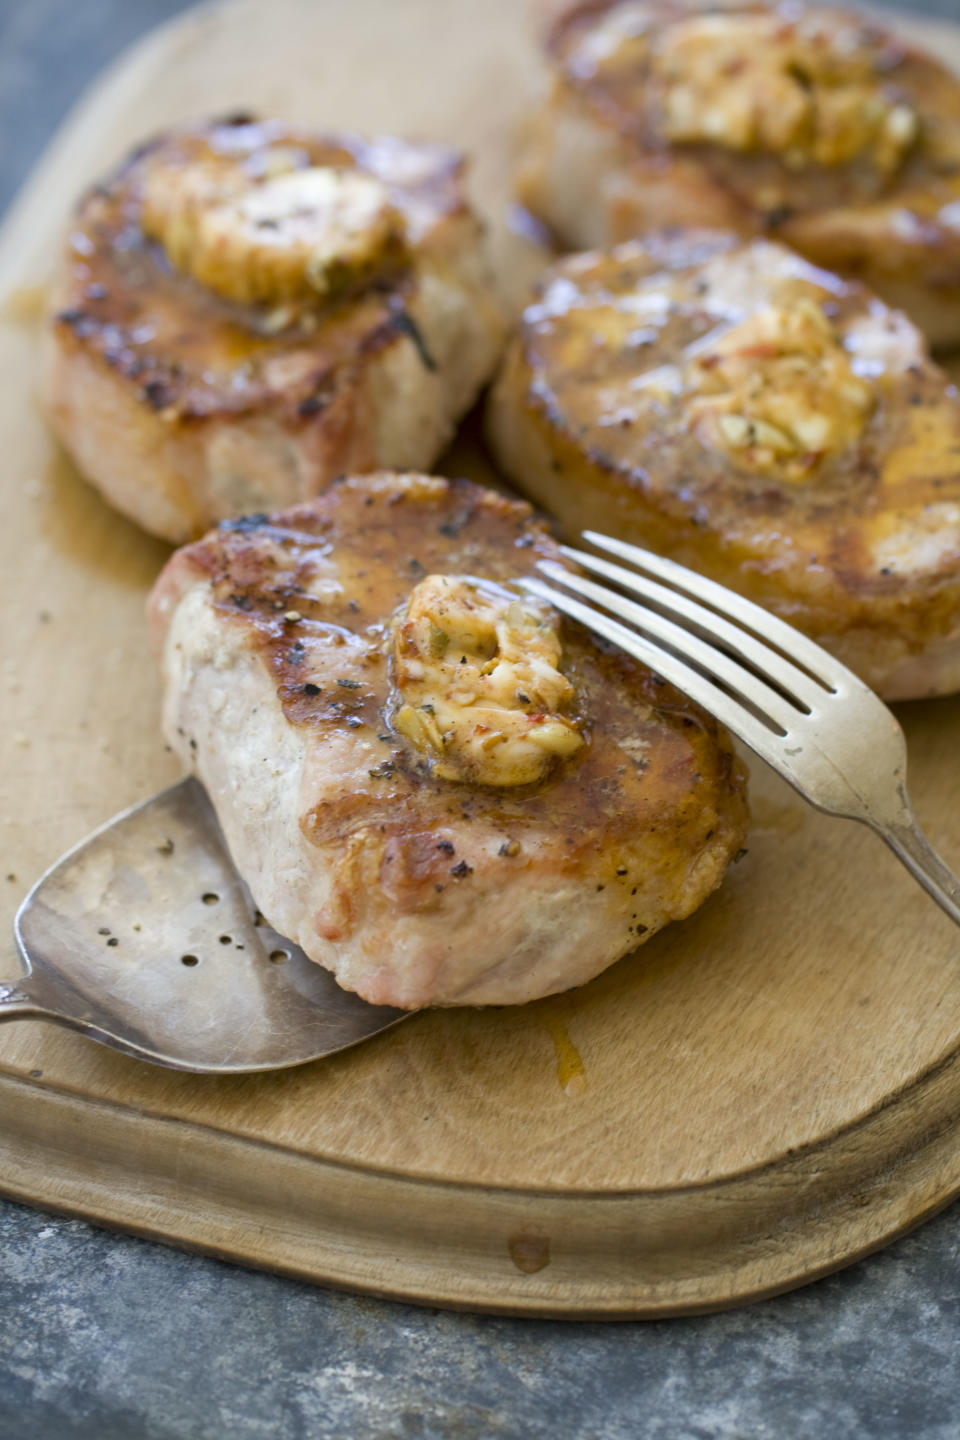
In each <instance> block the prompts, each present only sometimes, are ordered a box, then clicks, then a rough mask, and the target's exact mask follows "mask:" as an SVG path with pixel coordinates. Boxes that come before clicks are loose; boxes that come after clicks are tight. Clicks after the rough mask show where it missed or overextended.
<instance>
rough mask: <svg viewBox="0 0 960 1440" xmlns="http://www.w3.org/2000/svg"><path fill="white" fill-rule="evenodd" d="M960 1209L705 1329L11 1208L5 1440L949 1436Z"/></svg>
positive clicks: (3, 1361) (0, 1240) (5, 1225)
mask: <svg viewBox="0 0 960 1440" xmlns="http://www.w3.org/2000/svg"><path fill="white" fill-rule="evenodd" d="M958 1251H960V1214H958V1213H957V1211H956V1210H954V1211H953V1212H952V1213H948V1214H946V1215H944V1216H941V1217H940V1218H939V1219H937V1220H935V1221H933V1222H931V1223H930V1224H928V1225H926V1226H925V1227H924V1228H923V1229H922V1230H920V1231H918V1232H917V1233H916V1234H915V1235H913V1236H910V1237H908V1238H907V1239H906V1240H903V1241H900V1242H899V1243H897V1244H896V1245H894V1246H892V1247H891V1248H890V1249H888V1250H886V1251H884V1252H883V1253H882V1254H880V1255H878V1256H875V1257H873V1258H872V1259H870V1260H868V1261H865V1262H863V1263H861V1264H859V1265H856V1266H854V1267H852V1268H851V1269H849V1270H847V1271H845V1272H843V1273H842V1274H841V1275H837V1276H833V1277H831V1278H829V1279H827V1280H823V1281H820V1282H819V1283H817V1284H816V1285H811V1286H808V1287H807V1288H806V1289H804V1290H800V1291H796V1292H795V1293H793V1294H792V1295H787V1296H782V1297H781V1298H779V1299H777V1300H775V1301H768V1302H767V1303H765V1304H763V1305H758V1306H754V1307H752V1308H750V1309H745V1310H739V1311H734V1312H731V1313H729V1314H723V1315H715V1316H707V1317H702V1318H696V1319H689V1320H670V1321H659V1322H656V1323H642V1322H634V1323H628V1324H614V1325H586V1324H565V1323H560V1322H547V1321H521V1320H506V1319H499V1318H490V1317H483V1316H469V1315H456V1314H449V1313H445V1312H441V1311H432V1310H422V1309H418V1308H414V1307H411V1306H405V1305H396V1304H389V1303H386V1302H383V1301H375V1300H366V1299H359V1298H356V1297H351V1296H347V1295H338V1294H333V1293H330V1292H327V1291H324V1290H322V1289H319V1288H315V1287H311V1286H306V1285H301V1284H297V1283H294V1282H292V1281H289V1280H283V1279H279V1278H277V1277H275V1276H271V1275H262V1274H257V1273H254V1272H248V1271H244V1270H241V1269H238V1268H236V1267H233V1266H229V1265H224V1264H221V1263H220V1262H219V1261H216V1260H207V1259H203V1258H200V1257H197V1256H188V1255H181V1254H177V1253H175V1252H173V1251H168V1250H164V1249H161V1248H160V1247H158V1246H156V1245H152V1244H148V1243H146V1242H144V1241H140V1240H133V1239H129V1238H125V1237H118V1236H112V1235H106V1234H102V1233H99V1232H97V1231H95V1230H93V1229H91V1228H90V1227H89V1226H87V1225H85V1224H83V1223H81V1222H80V1221H75V1220H52V1219H50V1218H48V1217H45V1216H42V1215H38V1214H36V1213H34V1212H33V1211H30V1210H26V1209H21V1208H20V1207H18V1206H14V1205H8V1206H5V1207H3V1209H2V1210H0V1304H2V1312H3V1313H2V1324H0V1437H2V1440H27V1437H30V1440H128V1437H130V1440H132V1437H137V1440H223V1437H229V1440H274V1437H278V1440H279V1437H283V1440H374V1437H381V1436H396V1437H399V1440H508V1437H510V1440H512V1437H524V1440H540V1437H543V1440H547V1437H557V1440H568V1437H570V1440H573V1437H576V1440H638V1437H643V1440H648V1437H649V1440H721V1437H722V1440H787V1437H810V1440H860V1437H869V1440H888V1437H889V1440H894V1437H896V1440H900V1437H909V1440H950V1437H955V1436H957V1435H958V1434H960V1417H958V1398H957V1338H958V1334H960V1275H958Z"/></svg>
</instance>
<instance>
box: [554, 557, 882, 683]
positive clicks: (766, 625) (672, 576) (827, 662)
mask: <svg viewBox="0 0 960 1440" xmlns="http://www.w3.org/2000/svg"><path fill="white" fill-rule="evenodd" d="M583 538H584V540H586V541H587V542H588V543H589V544H591V545H595V546H596V547H597V549H598V550H606V551H609V553H610V554H612V555H618V556H619V557H620V558H621V560H626V561H628V562H629V563H630V564H632V565H635V566H636V567H637V568H638V569H639V570H645V571H646V572H647V573H648V574H650V575H656V576H657V577H658V578H659V579H661V580H665V581H666V582H667V583H668V584H669V585H673V586H675V587H676V589H678V590H680V591H683V592H684V593H685V594H687V595H691V596H692V597H693V598H694V599H695V600H700V601H701V602H703V603H705V604H706V605H708V606H709V607H710V608H711V609H713V610H716V611H717V612H718V613H719V614H721V615H724V616H726V617H727V618H728V619H730V620H734V621H736V622H737V623H738V624H740V625H743V626H745V627H746V628H747V629H749V630H750V631H752V633H753V634H754V635H756V636H758V638H760V639H761V640H765V641H767V643H768V644H773V645H776V646H777V647H778V648H779V649H780V650H782V651H783V652H784V653H785V654H786V655H788V656H790V658H791V659H792V660H794V661H796V662H797V663H799V664H800V665H802V666H803V667H804V669H806V670H807V671H809V673H810V674H811V675H812V676H813V677H814V678H815V679H817V680H819V681H821V683H823V684H824V685H825V686H826V688H827V689H829V690H838V689H841V688H843V689H846V690H850V689H854V690H856V691H857V692H859V693H865V694H870V693H872V692H870V691H869V690H868V689H867V687H866V686H865V685H864V684H863V681H862V680H860V679H858V677H857V676H856V675H854V673H853V671H852V670H848V669H847V667H846V665H843V664H841V662H840V661H839V660H836V659H834V657H833V656H832V655H830V654H829V653H828V652H827V651H826V650H824V649H823V648H822V646H820V645H817V644H816V643H815V642H814V641H813V640H809V639H808V638H807V636H806V635H802V634H801V633H800V631H799V630H795V629H794V628H793V626H792V625H788V624H787V623H786V622H785V621H784V620H780V619H778V618H777V616H775V615H772V614H771V613H770V611H768V610H763V609H761V607H760V606H759V605H755V604H754V603H753V601H752V600H745V599H744V598H743V596H742V595H738V594H736V593H735V592H734V591H732V590H728V589H727V588H726V586H724V585H718V584H717V582H716V581H715V580H708V579H707V578H706V576H704V575H698V574H697V573H696V572H695V571H693V570H688V569H687V568H686V567H685V566H683V565H678V564H677V562H676V561H675V560H667V559H665V558H664V556H662V555H655V554H654V553H653V551H651V550H644V549H642V548H641V547H640V546H638V545H628V544H627V543H626V541H624V540H617V539H615V538H614V537H613V536H612V535H601V534H599V533H598V532H597V531H596V530H584V532H583Z"/></svg>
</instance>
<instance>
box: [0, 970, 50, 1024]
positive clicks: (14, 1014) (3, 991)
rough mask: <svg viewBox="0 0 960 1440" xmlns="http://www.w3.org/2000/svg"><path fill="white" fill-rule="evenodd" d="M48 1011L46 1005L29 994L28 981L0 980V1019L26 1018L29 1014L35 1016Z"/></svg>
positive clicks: (45, 1013)
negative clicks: (11, 981)
mask: <svg viewBox="0 0 960 1440" xmlns="http://www.w3.org/2000/svg"><path fill="white" fill-rule="evenodd" d="M48 1013H49V1012H48V1010H47V1009H46V1007H45V1006H44V1005H41V1004H40V1002H39V1000H37V999H35V998H34V997H33V996H32V995H31V994H30V983H29V981H27V980H21V981H14V982H13V983H9V982H6V981H0V1021H3V1020H19V1019H24V1020H26V1019H28V1018H29V1017H30V1016H31V1015H32V1016H34V1017H36V1016H38V1015H47V1014H48Z"/></svg>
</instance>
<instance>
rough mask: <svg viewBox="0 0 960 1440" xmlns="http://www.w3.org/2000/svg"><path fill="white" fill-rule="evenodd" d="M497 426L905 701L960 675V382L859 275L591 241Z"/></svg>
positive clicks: (709, 252)
mask: <svg viewBox="0 0 960 1440" xmlns="http://www.w3.org/2000/svg"><path fill="white" fill-rule="evenodd" d="M489 427H490V435H491V439H492V442H493V446H494V449H495V451H496V453H497V455H498V457H499V459H500V462H501V464H502V465H503V467H504V469H505V470H506V472H507V474H508V475H510V476H511V477H512V478H513V480H514V481H515V482H516V484H517V485H518V486H519V487H520V489H521V490H523V491H524V492H526V493H527V494H528V495H530V496H532V497H533V498H534V499H535V500H537V501H538V502H539V503H540V504H541V505H543V506H544V507H545V508H546V509H548V510H550V511H551V512H553V514H555V515H556V516H558V517H559V519H560V520H561V522H562V524H563V526H564V528H565V530H566V532H567V534H568V535H570V536H571V537H572V538H575V537H576V536H578V535H579V533H580V531H581V530H583V529H585V528H590V527H592V528H594V529H597V530H601V531H607V532H608V533H610V534H612V535H618V536H620V537H621V538H622V539H628V540H632V541H635V542H636V543H638V544H641V545H646V546H648V547H649V548H651V549H654V550H658V551H660V552H661V553H662V554H664V555H670V556H673V557H674V558H675V559H677V560H679V561H681V563H683V564H685V565H689V566H691V567H692V568H693V569H695V570H700V571H702V572H703V573H704V574H706V575H711V576H712V577H713V578H714V579H716V580H719V581H720V582H721V584H724V585H728V586H730V587H731V588H732V589H734V590H739V591H741V592H742V593H743V594H745V595H747V596H748V597H749V598H751V599H753V600H755V601H757V602H758V603H759V604H761V605H765V606H767V607H768V608H769V609H771V610H773V611H775V612H776V613H777V614H779V615H781V616H782V617H783V618H784V619H785V620H787V621H789V622H790V623H791V624H794V625H797V626H798V627H799V628H800V629H802V630H806V631H807V633H808V634H810V635H812V636H813V638H814V639H816V640H818V641H819V642H820V643H821V644H822V645H825V646H826V647H827V648H828V649H830V650H832V651H833V652H834V653H835V654H836V655H837V656H838V657H839V658H840V659H842V660H843V661H844V662H845V663H846V664H848V665H850V666H851V668H852V669H854V670H856V671H857V672H858V673H859V674H860V675H861V676H862V677H863V678H864V679H865V680H866V681H867V683H868V684H870V685H872V686H873V687H874V688H875V689H876V690H878V691H879V692H880V693H881V694H882V695H884V696H886V697H887V698H891V699H905V698H911V697H917V696H924V695H939V694H946V693H949V692H952V691H954V690H957V689H960V396H958V394H957V391H956V389H955V388H954V386H953V385H952V384H950V383H949V381H948V379H947V377H946V375H945V374H944V373H943V371H942V370H940V368H939V367H938V366H937V365H935V364H934V363H933V362H932V361H931V360H930V357H929V355H928V353H927V350H926V347H925V345H924V343H923V340H922V337H921V336H920V334H919V332H918V331H917V330H916V329H915V328H914V326H913V325H912V324H911V323H910V322H909V321H908V320H907V318H906V316H904V315H902V314H900V313H899V312H897V311H891V310H888V309H887V308H886V306H885V305H883V304H881V302H880V301H878V300H876V299H874V298H873V297H872V296H871V295H870V294H869V293H868V292H867V291H865V290H864V289H863V288H862V287H861V286H859V285H857V284H855V283H852V282H847V281H843V280H840V279H839V278H838V277H836V276H835V275H831V274H829V273H828V272H826V271H823V270H818V269H815V268H814V267H813V266H812V265H810V264H808V262H806V261H805V260H802V259H801V258H800V257H799V256H797V255H795V254H793V253H792V252H791V251H789V250H787V249H786V248H785V247H784V246H781V245H777V244H774V243H772V242H769V241H753V242H751V243H748V244H744V243H743V242H741V241H740V240H739V239H738V238H737V237H735V236H731V235H724V234H718V233H716V232H710V231H686V232H680V231H675V232H669V233H665V234H660V235H653V236H650V237H648V239H647V240H646V241H645V242H639V241H638V242H632V243H628V244H625V245H623V246H620V247H618V248H616V249H614V250H612V251H606V252H602V251H598V252H590V253H587V254H584V255H580V256H576V257H571V258H570V259H568V260H566V261H562V262H561V263H559V264H558V265H557V266H556V267H555V268H554V269H553V270H552V271H550V272H548V274H547V276H546V277H545V278H544V280H543V282H542V286H541V290H540V294H539V296H538V298H537V300H536V303H534V304H533V305H532V306H531V307H530V308H529V309H528V310H527V312H526V314H525V316H524V319H523V322H522V325H521V327H520V331H519V333H518V334H517V336H516V337H515V339H514V340H513V342H512V344H511V347H510V348H509V350H508V354H507V358H506V360H505V362H504V368H503V370H502V372H501V376H500V378H499V380H498V382H497V384H496V387H495V389H494V391H493V394H492V396H491V404H490V412H489Z"/></svg>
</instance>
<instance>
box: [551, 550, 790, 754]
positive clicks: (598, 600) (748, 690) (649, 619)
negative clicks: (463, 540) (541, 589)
mask: <svg viewBox="0 0 960 1440" xmlns="http://www.w3.org/2000/svg"><path fill="white" fill-rule="evenodd" d="M538 568H539V569H540V570H541V571H542V572H543V574H545V575H547V576H548V577H549V578H550V579H551V580H555V581H558V582H559V583H560V584H561V585H564V586H566V588H567V589H568V590H575V591H576V592H577V594H578V595H583V596H584V597H585V598H586V599H587V600H592V601H593V602H594V604H595V605H599V606H602V607H603V609H605V610H611V611H613V613H614V614H615V615H618V616H619V617H620V618H621V619H622V620H627V621H629V622H630V624H631V625H635V626H636V627H637V628H638V629H639V630H640V631H641V632H642V633H643V634H644V635H645V636H646V637H647V639H650V640H655V641H656V642H658V643H660V644H666V645H669V646H670V647H671V648H674V649H677V650H679V652H680V654H681V656H682V657H683V659H684V660H687V661H690V662H692V664H693V665H696V666H698V667H700V668H701V669H703V670H706V672H707V674H708V675H711V676H712V677H713V678H714V679H715V680H719V681H720V682H721V684H723V685H725V686H727V687H729V689H731V690H733V691H734V693H735V694H739V695H741V696H742V697H743V698H744V699H745V700H746V701H747V702H748V704H749V705H751V706H752V707H753V708H754V709H756V710H759V711H761V712H762V714H763V715H764V716H766V717H768V718H769V719H771V720H773V721H774V722H775V723H776V724H777V725H778V726H779V728H780V730H781V731H782V732H783V733H787V732H788V731H790V730H791V729H792V728H793V726H794V725H795V723H796V721H797V720H798V719H799V718H800V714H801V713H809V711H807V712H802V711H799V710H798V707H796V706H794V705H791V704H790V702H789V701H788V700H786V699H784V697H783V695H781V694H780V692H779V691H777V690H774V689H772V688H771V687H770V686H769V685H768V684H767V683H766V682H765V681H764V680H762V679H760V678H759V677H758V676H756V675H754V674H752V673H751V671H749V670H747V669H745V668H744V667H743V666H742V665H740V664H739V662H738V661H736V660H734V659H732V658H731V657H730V656H729V655H727V654H726V652H725V651H723V650H717V649H715V648H714V647H713V646H712V645H710V644H708V643H706V642H705V641H704V640H701V639H700V638H699V637H698V636H697V635H695V634H693V633H692V631H690V630H684V629H683V628H682V627H681V626H680V625H676V624H675V623H674V622H673V621H672V620H668V619H666V618H665V616H663V615H660V614H659V613H658V612H657V611H656V610H650V609H648V608H647V607H646V606H644V605H638V604H637V603H636V601H634V600H628V599H627V598H626V597H625V596H623V595H619V594H617V593H616V592H615V591H613V590H607V589H605V588H604V587H603V586H602V585H598V584H596V582H595V581H593V580H588V579H586V578H585V577H584V576H583V575H577V574H575V573H573V572H572V571H570V570H567V569H566V567H565V566H563V565H557V564H555V563H552V562H551V561H549V560H543V561H541V562H540V565H539V566H538Z"/></svg>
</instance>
